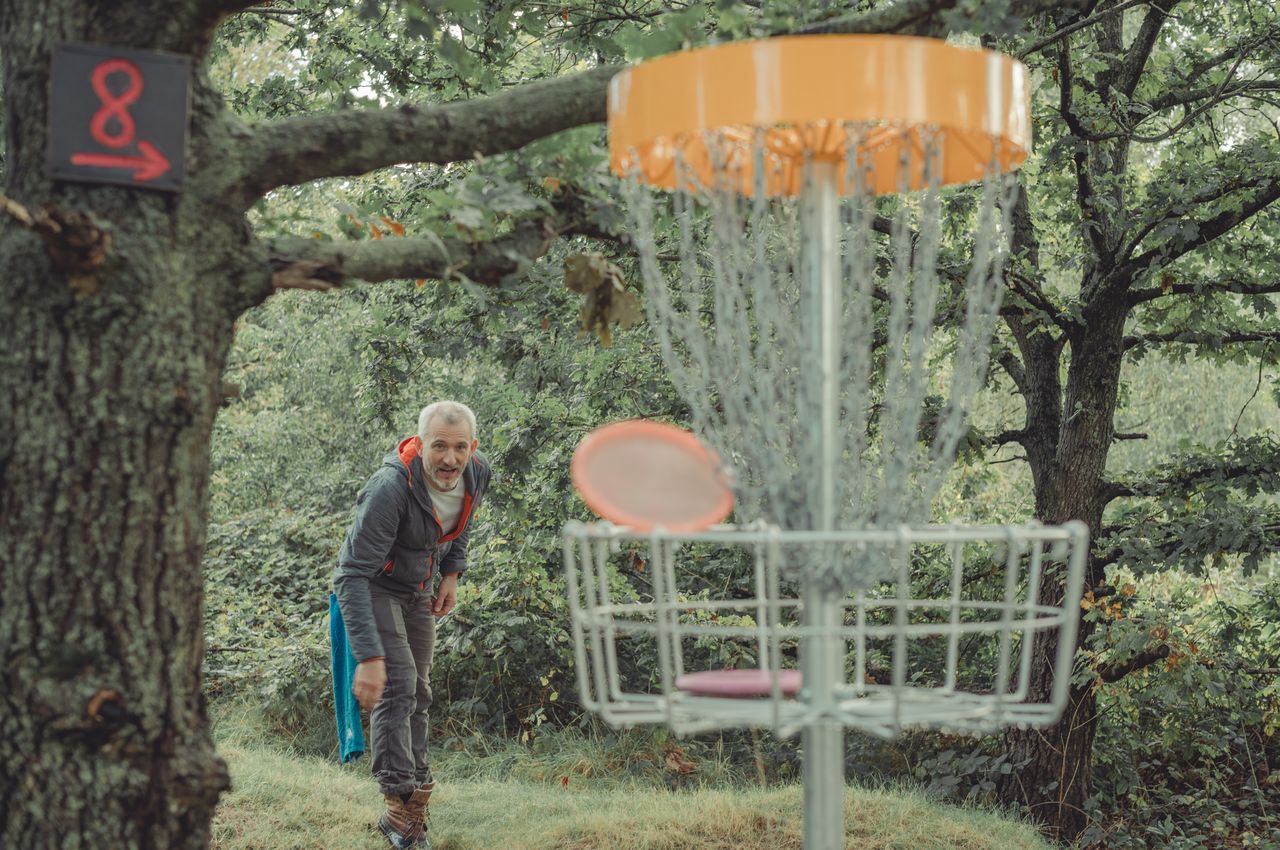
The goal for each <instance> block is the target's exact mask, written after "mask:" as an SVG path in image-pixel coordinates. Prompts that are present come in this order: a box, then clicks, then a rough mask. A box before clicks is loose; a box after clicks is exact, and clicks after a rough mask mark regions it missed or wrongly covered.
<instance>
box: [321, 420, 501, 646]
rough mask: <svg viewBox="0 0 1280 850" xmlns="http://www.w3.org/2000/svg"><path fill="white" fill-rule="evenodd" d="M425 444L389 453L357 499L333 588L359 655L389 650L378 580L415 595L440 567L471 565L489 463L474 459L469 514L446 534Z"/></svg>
mask: <svg viewBox="0 0 1280 850" xmlns="http://www.w3.org/2000/svg"><path fill="white" fill-rule="evenodd" d="M418 446H419V444H418V441H417V439H416V438H414V437H409V438H408V439H406V440H404V441H402V442H401V443H400V446H399V450H398V451H395V452H391V453H389V454H388V455H387V456H386V457H385V458H384V459H383V461H382V466H381V467H379V468H378V470H377V471H376V472H375V473H373V476H372V477H371V478H370V479H369V483H368V484H366V485H365V486H364V489H363V490H361V491H360V495H359V496H357V497H356V517H355V521H354V522H352V523H351V528H350V530H348V531H347V538H346V540H345V541H344V542H343V544H342V549H341V550H340V551H339V552H338V565H337V567H336V568H335V569H334V571H333V592H334V594H335V595H336V596H337V597H338V606H339V607H340V608H341V609H342V620H343V623H344V624H345V625H346V629H347V639H348V640H349V641H350V643H351V653H352V654H353V655H354V656H355V657H356V660H357V661H364V660H366V659H369V658H377V657H379V656H382V655H384V654H385V653H384V652H383V648H382V640H381V639H380V638H379V637H378V629H377V627H376V626H375V625H374V621H373V606H372V605H371V603H370V601H369V584H370V583H371V582H376V583H377V584H379V585H380V586H381V587H384V588H387V589H388V590H392V591H394V592H399V593H406V594H408V593H413V592H416V591H422V590H425V589H426V588H427V582H428V581H430V579H431V576H432V575H433V574H434V572H435V569H436V567H437V566H438V567H439V569H440V573H441V574H442V575H453V574H455V573H461V572H462V571H463V570H465V569H466V567H467V539H468V537H470V524H471V517H472V516H473V515H474V513H475V509H476V507H477V506H478V505H479V503H480V500H481V499H482V498H483V497H484V493H485V490H486V489H487V488H488V486H489V464H488V462H487V461H486V460H485V459H484V456H483V455H481V454H480V453H479V452H475V453H473V454H472V455H471V458H470V460H468V461H467V465H466V468H464V469H463V471H462V486H463V487H464V488H465V494H464V496H463V500H462V513H461V514H460V515H459V516H458V526H457V528H456V529H455V530H454V531H452V532H451V533H449V534H448V535H446V534H444V532H443V530H442V529H441V528H440V521H439V519H437V518H436V511H435V507H434V506H433V505H432V504H431V494H430V491H429V489H428V487H427V477H426V472H425V470H423V468H422V458H421V457H420V456H419V454H418Z"/></svg>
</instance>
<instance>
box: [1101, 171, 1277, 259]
mask: <svg viewBox="0 0 1280 850" xmlns="http://www.w3.org/2000/svg"><path fill="white" fill-rule="evenodd" d="M1250 183H1251V184H1253V185H1256V186H1257V187H1258V191H1257V192H1256V194H1254V195H1253V197H1251V198H1249V199H1248V200H1246V201H1244V202H1242V203H1241V204H1240V208H1239V209H1235V210H1232V209H1228V210H1224V211H1223V212H1221V213H1219V214H1218V215H1216V216H1214V217H1213V218H1211V219H1208V220H1207V221H1202V222H1197V223H1196V224H1197V231H1196V235H1195V236H1194V237H1193V238H1191V239H1183V240H1180V241H1177V242H1173V241H1170V242H1167V243H1165V244H1164V245H1161V246H1160V247H1158V248H1152V249H1151V250H1149V251H1146V252H1144V253H1142V254H1140V255H1138V256H1137V257H1134V258H1133V259H1131V260H1129V261H1128V262H1126V263H1124V264H1123V269H1124V271H1125V272H1126V275H1125V276H1126V277H1128V279H1130V280H1132V279H1133V278H1134V277H1135V276H1136V275H1137V274H1140V273H1142V272H1144V271H1146V270H1148V269H1150V268H1153V267H1154V266H1157V265H1167V264H1169V263H1171V262H1173V261H1174V260H1176V259H1177V258H1178V257H1181V256H1182V255H1184V254H1188V253H1190V252H1192V251H1194V250H1196V249H1197V248H1201V247H1203V246H1205V245H1207V244H1209V243H1210V242H1212V241H1213V240H1215V239H1217V238H1218V237H1219V236H1221V235H1223V234H1224V233H1227V232H1229V231H1230V230H1232V229H1233V228H1235V227H1236V226H1238V225H1240V224H1241V223H1243V222H1244V221H1246V220H1248V219H1249V218H1251V217H1253V216H1254V215H1256V214H1257V213H1259V212H1261V211H1262V210H1264V209H1266V208H1267V207H1268V206H1270V205H1271V204H1272V202H1274V201H1275V200H1276V199H1277V198H1280V177H1275V176H1271V177H1263V178H1260V179H1257V180H1253V181H1250ZM1224 195H1225V193H1224ZM1134 245H1135V247H1136V243H1134Z"/></svg>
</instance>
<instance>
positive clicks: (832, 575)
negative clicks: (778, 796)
mask: <svg viewBox="0 0 1280 850" xmlns="http://www.w3.org/2000/svg"><path fill="white" fill-rule="evenodd" d="M1028 113H1029V91H1028V88H1027V73H1026V69H1025V68H1024V67H1023V66H1022V65H1021V64H1019V63H1017V62H1015V61H1014V60H1012V59H1010V58H1008V57H1005V56H1002V55H1000V54H997V53H993V52H991V51H985V50H976V49H969V48H963V47H956V46H951V45H947V44H945V43H943V42H940V41H936V40H932V39H921V38H908V37H899V36H805V37H790V38H777V39H769V40H765V41H759V42H742V43H735V44H730V45H724V46H718V47H712V48H705V49H701V50H691V51H687V52H683V53H679V54H673V55H670V56H666V57H662V58H659V59H656V60H652V61H649V62H646V63H643V64H641V65H638V66H635V67H633V68H630V69H628V70H626V71H623V72H622V73H620V74H618V75H617V76H616V77H614V79H613V81H612V83H611V87H610V97H609V135H610V156H611V163H612V167H613V169H614V171H615V172H616V173H618V174H619V175H620V176H621V177H622V178H623V181H622V183H623V186H624V188H625V191H626V194H627V200H628V203H629V206H630V209H631V210H632V213H633V215H634V217H635V221H634V234H635V240H634V241H635V245H636V248H637V250H638V253H639V256H640V266H641V271H642V274H643V278H644V284H645V303H646V309H647V312H648V318H649V322H650V325H651V326H652V327H653V328H654V330H655V333H656V334H657V336H658V341H659V343H660V346H661V351H662V356H663V363H664V365H665V366H666V368H667V370H668V371H669V373H670V374H671V377H672V379H673V381H674V382H675V384H676V387H677V389H678V390H679V391H680V393H681V395H682V396H683V398H684V399H685V401H686V402H687V403H688V404H689V406H690V409H691V411H692V414H693V424H694V429H695V431H696V432H697V434H698V435H699V436H701V437H702V438H704V439H705V440H706V441H707V443H709V444H710V445H709V447H708V446H707V445H704V444H703V442H702V441H701V440H699V439H698V437H696V436H694V434H692V433H688V432H684V431H681V430H679V429H676V428H673V427H671V426H662V425H659V424H658V423H638V422H629V423H620V424H616V425H612V426H607V427H605V428H602V429H600V430H599V431H597V432H595V433H593V434H592V435H590V436H589V437H588V438H587V439H586V440H584V441H583V444H582V445H581V446H580V447H579V450H578V453H577V454H576V455H575V458H574V463H573V470H572V471H573V477H574V482H575V484H576V485H577V487H578V489H579V491H580V492H581V493H582V495H583V497H584V499H585V501H586V502H587V504H588V505H589V506H590V507H591V508H592V509H593V510H594V511H595V512H596V513H597V514H599V515H600V516H601V517H603V518H604V520H605V522H601V523H597V524H593V525H585V524H581V523H570V524H569V525H568V526H567V527H566V528H565V531H564V557H565V564H566V570H567V581H568V592H569V601H570V609H571V615H572V619H573V629H574V637H575V651H576V653H577V659H576V660H577V667H578V675H579V687H580V690H581V692H582V697H583V700H584V702H585V704H586V705H587V706H588V707H589V708H591V709H592V710H595V711H598V712H600V714H601V715H602V716H603V717H604V718H605V719H606V720H607V721H608V722H610V723H613V724H616V725H624V726H626V725H634V724H638V723H666V724H667V725H669V726H670V727H671V728H672V729H674V730H676V731H677V732H683V733H690V732H699V731H708V730H713V729H720V728H726V727H734V726H755V727H769V728H773V729H775V730H777V731H778V732H779V733H780V734H783V735H787V734H792V733H794V732H800V733H802V735H803V739H802V746H803V758H804V795H805V812H804V814H805V848H806V850H818V849H819V848H821V850H833V848H838V847H843V841H844V830H843V789H844V746H843V743H844V742H843V735H844V729H845V728H846V727H849V728H855V729H860V730H862V731H865V732H869V733H872V734H877V735H881V736H885V737H891V736H893V735H896V734H898V733H899V732H900V731H901V730H903V729H905V728H909V727H920V728H939V729H946V730H950V731H954V732H980V731H990V730H994V729H998V728H1001V727H1003V726H1008V725H1023V726H1031V725H1043V724H1047V723H1051V722H1053V721H1054V720H1056V719H1057V717H1058V716H1059V715H1060V713H1061V710H1062V707H1063V704H1064V702H1065V697H1066V689H1067V686H1068V684H1069V677H1070V671H1071V655H1072V648H1073V646H1074V643H1075V634H1076V626H1077V616H1078V610H1077V608H1076V606H1075V603H1074V601H1073V600H1075V599H1076V598H1078V596H1079V593H1080V589H1081V583H1082V576H1083V561H1084V556H1085V546H1086V542H1087V541H1086V533H1085V528H1084V526H1083V525H1082V524H1080V523H1068V524H1067V525H1066V526H1063V527H1061V528H1050V527H1045V526H1040V525H1037V524H1028V525H1020V526H962V525H949V526H939V525H927V524H925V523H926V522H927V521H928V519H929V509H930V505H931V503H932V501H933V498H934V497H935V496H936V495H937V493H938V492H939V491H940V489H941V488H942V486H943V484H944V483H945V479H946V475H947V473H948V471H949V469H950V467H951V465H952V462H953V460H954V457H955V453H956V449H957V446H958V445H959V443H960V441H961V440H962V439H963V438H964V437H965V435H966V434H967V432H968V416H969V408H970V405H971V404H972V401H973V399H974V397H975V395H976V393H977V392H978V390H979V389H980V388H981V386H982V384H983V382H984V380H985V374H986V366H987V354H988V351H989V349H990V340H991V334H992V331H993V328H994V323H995V319H996V312H997V309H998V307H999V301H1000V294H1001V288H1002V283H1001V281H1002V269H1003V263H1004V254H1005V248H1004V237H1005V233H1006V232H1007V231H1008V228H1009V223H1008V218H1007V216H1008V214H1009V211H1010V210H1011V209H1012V207H1013V203H1012V201H1013V194H1012V191H1013V185H1014V184H1013V181H1012V180H1011V179H1009V178H1008V176H1007V175H1008V172H1010V171H1011V170H1013V169H1014V168H1016V167H1017V166H1018V165H1019V164H1020V163H1021V162H1022V161H1023V160H1024V159H1025V157H1026V154H1027V149H1028V146H1029V143H1030V126H1029V119H1028ZM953 184H965V185H966V186H967V187H966V188H961V189H956V190H952V191H951V192H950V193H946V192H944V187H946V186H950V185H953ZM655 188H656V189H660V190H666V191H665V192H655V191H654V189H655ZM944 217H945V221H944ZM664 220H665V221H669V222H671V223H672V225H673V226H674V228H675V230H676V233H675V236H674V241H675V242H676V246H675V250H677V251H678V254H679V260H680V261H679V263H678V264H668V265H664V259H663V258H660V256H659V248H660V246H659V240H658V239H657V236H656V227H655V222H656V221H664ZM944 224H945V225H947V226H946V227H944ZM957 240H959V241H960V242H963V243H965V244H963V246H962V247H961V248H960V249H957V247H956V246H957V244H958V242H957ZM664 256H665V254H664ZM944 319H945V320H946V321H942V320H944ZM940 326H942V327H945V328H948V329H947V330H938V328H939V327H940ZM725 470H732V475H730V474H728V473H726V471H725ZM735 497H736V511H737V517H738V518H739V519H740V520H742V521H741V522H739V523H738V524H735V525H718V524H717V523H719V522H720V521H721V520H723V519H724V518H725V517H726V516H727V515H728V514H729V512H730V510H731V509H732V508H733V506H734V504H735ZM709 558H710V559H717V560H718V561H723V562H725V563H732V564H737V565H742V566H746V565H750V569H749V571H748V572H749V575H750V577H751V584H750V586H749V587H745V588H743V587H739V588H738V589H737V590H736V591H735V592H734V593H733V594H720V595H715V594H711V593H710V592H709V591H708V589H707V588H706V587H701V588H694V587H693V586H692V584H691V579H692V577H693V574H694V573H695V572H696V570H695V569H693V567H694V566H696V564H697V563H698V562H699V561H700V560H705V559H709ZM640 565H643V566H644V570H643V573H641V572H640V571H639V566H640ZM629 571H630V574H628V572H629ZM1051 578H1052V580H1054V581H1057V582H1061V583H1063V585H1064V586H1065V595H1064V596H1061V597H1054V599H1056V600H1057V601H1048V602H1047V601H1045V599H1042V594H1041V585H1042V584H1043V583H1044V582H1045V581H1046V580H1049V579H1051ZM646 584H647V587H646V586H645V585H646ZM637 588H640V589H641V590H643V592H640V591H639V590H637ZM1045 596H1046V597H1047V596H1049V595H1048V594H1046V595H1045ZM1052 638H1056V641H1057V650H1056V652H1055V653H1053V656H1052V657H1045V653H1044V652H1043V650H1042V649H1041V651H1037V650H1038V648H1042V647H1043V646H1045V645H1046V644H1044V643H1042V641H1045V640H1049V639H1052ZM712 645H715V646H716V647H718V649H716V650H715V652H717V653H718V656H717V657H719V658H721V659H728V660H729V662H730V663H725V664H720V665H719V666H718V668H717V667H712V668H711V669H705V670H704V669H696V670H695V669H687V668H686V661H692V660H693V659H700V662H699V663H701V660H705V659H706V658H707V657H708V652H710V651H711V650H710V649H709V648H710V647H712ZM962 662H963V663H962ZM1050 665H1051V666H1052V671H1051V672H1052V673H1053V677H1052V687H1051V688H1050V689H1049V692H1047V693H1045V692H1042V689H1041V688H1038V687H1033V685H1032V680H1033V678H1035V679H1036V681H1037V682H1039V681H1040V678H1041V677H1040V675H1039V674H1040V673H1042V672H1043V670H1044V668H1045V667H1047V666H1050ZM975 670H981V671H983V672H982V674H981V675H980V676H979V675H977V674H975V672H974V671H975Z"/></svg>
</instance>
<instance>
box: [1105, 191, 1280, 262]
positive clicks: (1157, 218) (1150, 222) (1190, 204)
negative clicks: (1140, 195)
mask: <svg viewBox="0 0 1280 850" xmlns="http://www.w3.org/2000/svg"><path fill="white" fill-rule="evenodd" d="M1275 179H1276V178H1274V177H1270V176H1268V175H1258V176H1255V177H1253V178H1251V179H1247V180H1239V179H1232V180H1225V181H1223V182H1222V183H1219V184H1217V185H1216V186H1210V187H1208V188H1207V189H1203V190H1201V191H1199V192H1196V193H1195V194H1194V195H1191V196H1185V197H1181V198H1178V199H1177V200H1176V201H1175V202H1174V203H1172V204H1171V205H1170V206H1168V207H1166V208H1165V209H1163V210H1160V211H1159V213H1157V214H1156V215H1153V216H1150V217H1148V218H1147V220H1146V221H1144V222H1143V223H1142V224H1141V225H1139V226H1138V227H1136V228H1134V230H1133V232H1132V235H1131V236H1130V237H1129V239H1128V241H1127V242H1126V243H1125V245H1124V247H1123V248H1122V249H1121V250H1120V251H1119V252H1118V256H1120V257H1132V256H1133V252H1134V251H1136V250H1138V246H1139V245H1140V244H1142V240H1143V239H1146V238H1147V236H1148V235H1150V233H1151V231H1153V230H1155V229H1156V228H1157V227H1159V226H1160V225H1161V224H1164V223H1165V222H1167V221H1173V220H1176V219H1178V218H1181V217H1183V214H1184V213H1182V212H1175V210H1188V209H1196V208H1198V207H1202V206H1204V205H1205V204H1209V203H1212V202H1213V201H1217V200H1221V199H1222V198H1225V197H1226V196H1227V195H1230V194H1232V193H1233V192H1241V191H1244V190H1247V189H1258V188H1264V187H1266V186H1268V185H1270V184H1271V182H1272V181H1273V180H1275ZM1125 271H1126V272H1132V271H1134V270H1133V269H1131V268H1128V267H1126V268H1125Z"/></svg>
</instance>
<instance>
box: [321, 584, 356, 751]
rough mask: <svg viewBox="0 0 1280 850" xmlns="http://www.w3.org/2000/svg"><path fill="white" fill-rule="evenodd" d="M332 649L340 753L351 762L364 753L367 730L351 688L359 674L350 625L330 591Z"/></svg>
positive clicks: (334, 707) (335, 710)
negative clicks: (349, 638) (348, 626)
mask: <svg viewBox="0 0 1280 850" xmlns="http://www.w3.org/2000/svg"><path fill="white" fill-rule="evenodd" d="M329 649H330V655H331V657H332V660H333V710H334V714H335V715H336V716H337V720H338V755H339V756H340V757H341V759H342V761H343V762H344V763H345V762H349V761H351V760H352V759H354V758H359V757H360V756H361V755H362V754H363V753H364V730H363V729H362V728H361V727H360V703H358V702H356V695H355V694H353V693H352V692H351V683H352V681H354V679H355V675H356V659H355V656H354V655H352V654H351V646H350V644H348V643H347V626H346V624H345V623H343V622H342V611H341V610H340V609H339V608H338V597H337V596H334V595H333V594H332V593H330V594H329Z"/></svg>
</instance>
